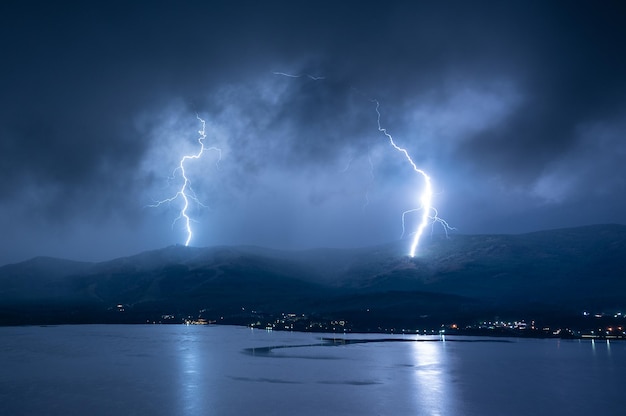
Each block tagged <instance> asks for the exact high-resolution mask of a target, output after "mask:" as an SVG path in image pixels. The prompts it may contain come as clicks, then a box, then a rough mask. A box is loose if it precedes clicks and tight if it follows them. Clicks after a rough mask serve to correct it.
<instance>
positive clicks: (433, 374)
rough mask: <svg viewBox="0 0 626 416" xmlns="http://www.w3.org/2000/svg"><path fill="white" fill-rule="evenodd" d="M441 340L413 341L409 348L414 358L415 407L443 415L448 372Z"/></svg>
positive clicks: (446, 394)
mask: <svg viewBox="0 0 626 416" xmlns="http://www.w3.org/2000/svg"><path fill="white" fill-rule="evenodd" d="M443 342H444V341H442V342H440V343H435V342H415V343H412V345H411V349H412V351H413V357H414V360H415V371H414V377H415V385H416V392H417V394H416V395H415V399H416V400H417V402H416V403H415V405H416V408H426V409H430V411H431V413H430V414H431V415H433V416H436V415H443V414H445V413H444V409H445V404H446V403H448V402H449V401H448V400H447V397H448V396H449V395H450V393H449V391H448V390H449V387H450V386H449V384H450V381H449V380H448V374H447V373H446V372H445V371H444V369H445V367H446V363H444V360H445V350H444V348H443Z"/></svg>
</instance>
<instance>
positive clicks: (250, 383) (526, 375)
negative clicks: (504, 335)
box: [0, 325, 626, 416]
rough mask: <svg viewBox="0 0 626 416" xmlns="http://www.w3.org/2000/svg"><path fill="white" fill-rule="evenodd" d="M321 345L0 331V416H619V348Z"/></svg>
mask: <svg viewBox="0 0 626 416" xmlns="http://www.w3.org/2000/svg"><path fill="white" fill-rule="evenodd" d="M323 336H327V337H332V336H333V335H320V334H306V333H290V332H266V331H260V330H250V329H246V328H239V327H220V326H209V327H202V326H183V325H156V326H147V325H146V326H117V325H110V326H107V325H103V326H99V325H88V326H59V327H8V328H0V415H35V414H39V415H89V416H97V415H116V414H118V415H476V416H483V415H557V414H559V415H560V414H564V415H565V414H567V415H583V414H585V415H588V414H604V415H624V414H626V406H625V405H624V404H623V403H624V402H623V394H624V387H623V381H624V375H625V374H626V373H625V370H626V342H616V341H614V342H607V341H595V342H593V341H589V340H584V341H579V340H574V341H562V340H561V341H559V340H537V339H506V340H502V339H489V338H461V337H447V338H446V339H445V341H444V340H441V339H440V338H438V337H425V336H396V337H390V336H385V335H358V334H351V335H349V336H347V337H346V338H347V339H352V340H356V339H360V340H375V339H383V338H385V339H389V338H394V339H396V340H398V339H399V340H407V342H367V343H353V344H352V343H346V344H323V343H322V341H321V340H320V338H321V337H323ZM335 337H336V336H335ZM409 341H410V342H409ZM503 341H504V342H503Z"/></svg>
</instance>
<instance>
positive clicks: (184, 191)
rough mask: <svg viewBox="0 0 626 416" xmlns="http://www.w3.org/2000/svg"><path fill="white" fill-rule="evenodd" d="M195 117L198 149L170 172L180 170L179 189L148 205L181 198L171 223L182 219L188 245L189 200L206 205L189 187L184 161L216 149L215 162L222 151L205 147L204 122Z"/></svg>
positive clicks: (190, 233) (220, 157) (189, 237)
mask: <svg viewBox="0 0 626 416" xmlns="http://www.w3.org/2000/svg"><path fill="white" fill-rule="evenodd" d="M196 118H197V119H198V121H200V124H201V126H202V127H201V128H200V130H198V134H199V137H198V143H199V144H200V150H198V152H197V153H195V154H190V155H184V156H183V157H182V158H181V159H180V162H179V163H178V166H177V167H176V168H175V169H174V171H173V172H172V177H173V178H175V177H176V174H177V172H180V176H181V177H182V179H183V181H182V184H181V186H180V189H179V190H178V192H176V194H174V196H172V197H170V198H166V199H163V200H161V201H157V202H156V203H154V204H153V205H149V206H150V207H158V206H161V205H163V204H166V203H170V202H174V201H175V200H177V199H182V208H181V210H180V213H179V214H178V217H176V218H175V219H174V222H173V223H172V227H173V226H174V224H176V222H178V221H179V220H181V219H182V220H183V221H184V225H185V230H186V231H187V239H186V240H185V246H188V245H189V242H190V241H191V238H192V237H193V232H192V230H191V221H192V219H191V217H189V214H188V210H189V203H190V201H193V202H195V203H197V204H198V205H200V206H202V207H204V208H207V206H206V205H204V204H202V203H201V202H200V201H199V200H198V198H197V197H196V193H195V192H194V190H193V188H192V187H191V181H190V180H189V178H188V177H187V172H186V171H185V163H186V162H187V161H189V160H192V159H200V158H201V157H202V155H203V154H204V152H205V151H210V150H214V151H216V152H217V153H218V160H217V163H219V162H220V161H221V159H222V151H221V150H220V149H219V148H217V147H205V144H204V140H205V139H206V122H205V121H204V120H203V119H201V118H200V116H198V115H196Z"/></svg>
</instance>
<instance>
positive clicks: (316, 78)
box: [272, 72, 326, 81]
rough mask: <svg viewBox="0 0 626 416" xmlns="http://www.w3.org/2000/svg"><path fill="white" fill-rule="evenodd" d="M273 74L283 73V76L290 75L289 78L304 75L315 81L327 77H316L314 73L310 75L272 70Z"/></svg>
mask: <svg viewBox="0 0 626 416" xmlns="http://www.w3.org/2000/svg"><path fill="white" fill-rule="evenodd" d="M272 74H274V75H281V76H283V77H288V78H302V77H304V76H306V77H307V78H309V79H311V80H313V81H320V80H323V79H326V77H316V76H314V75H310V74H287V73H286V72H272Z"/></svg>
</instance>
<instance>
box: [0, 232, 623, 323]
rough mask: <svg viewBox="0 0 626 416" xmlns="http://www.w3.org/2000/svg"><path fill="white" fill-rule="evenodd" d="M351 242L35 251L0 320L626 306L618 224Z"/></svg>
mask: <svg viewBox="0 0 626 416" xmlns="http://www.w3.org/2000/svg"><path fill="white" fill-rule="evenodd" d="M406 245H407V243H406V241H399V242H394V243H390V244H385V245H380V246H376V247H366V248H359V249H316V250H305V251H281V250H271V249H265V248H259V247H246V246H241V247H210V248H195V247H184V246H170V247H166V248H164V249H161V250H155V251H149V252H145V253H140V254H137V255H135V256H130V257H124V258H119V259H114V260H111V261H106V262H100V263H85V262H73V261H68V260H61V259H54V258H46V257H37V258H34V259H32V260H29V261H26V262H23V263H17V264H11V265H6V266H3V267H0V324H49V323H87V322H89V323H91V322H94V323H100V322H102V323H104V322H147V321H148V322H153V321H162V320H163V319H164V318H163V317H164V316H167V318H168V319H172V318H171V317H172V316H174V317H175V318H174V321H178V322H179V321H180V319H182V317H186V316H191V317H194V318H197V317H204V318H206V319H209V320H218V321H224V322H234V323H245V322H249V321H251V320H254V319H256V318H259V321H260V320H262V319H261V318H263V317H264V316H277V315H279V314H281V313H296V314H306V315H307V316H315V317H320V319H321V318H324V319H342V320H348V321H350V322H353V323H358V325H360V326H359V327H363V328H375V327H376V326H377V325H381V324H393V325H396V326H408V327H416V326H419V325H421V324H423V323H430V324H435V323H444V322H450V321H458V322H464V321H466V322H470V321H472V320H476V319H484V318H485V317H491V316H502V317H529V318H530V317H532V318H535V317H536V318H541V319H545V320H548V321H558V320H562V319H566V318H567V317H572V316H578V315H580V314H581V312H582V311H583V310H592V311H605V310H606V311H609V310H619V309H621V308H624V307H626V226H623V225H597V226H589V227H580V228H571V229H560V230H550V231H541V232H535V233H528V234H521V235H452V236H450V237H449V238H445V237H443V236H433V237H431V238H427V239H425V240H424V241H423V245H422V246H421V247H420V249H421V252H420V254H419V255H418V256H416V257H415V258H409V257H408V256H406V255H405V252H406Z"/></svg>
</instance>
